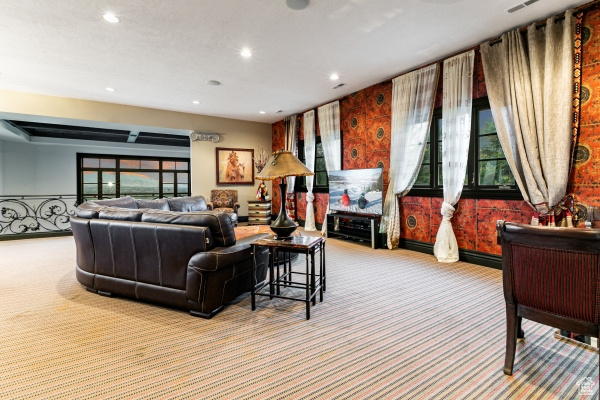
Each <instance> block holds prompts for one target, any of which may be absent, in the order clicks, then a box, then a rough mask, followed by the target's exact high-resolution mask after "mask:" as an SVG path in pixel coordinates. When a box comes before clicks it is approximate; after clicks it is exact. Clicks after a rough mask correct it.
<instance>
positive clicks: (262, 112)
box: [259, 111, 267, 114]
mask: <svg viewBox="0 0 600 400" xmlns="http://www.w3.org/2000/svg"><path fill="white" fill-rule="evenodd" d="M259 113H261V114H266V113H267V112H266V111H259Z"/></svg>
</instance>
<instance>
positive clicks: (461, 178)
mask: <svg viewBox="0 0 600 400" xmlns="http://www.w3.org/2000/svg"><path fill="white" fill-rule="evenodd" d="M474 60H475V51H474V50H471V51H468V52H466V53H462V54H459V55H457V56H455V57H452V58H449V59H447V60H444V98H443V105H442V176H443V185H444V202H443V203H442V210H441V212H442V217H443V218H442V222H441V223H440V227H439V229H438V233H437V236H436V238H435V244H434V246H433V254H434V255H435V256H436V257H437V259H438V261H440V262H456V261H458V244H457V242H456V236H455V235H454V231H453V230H452V224H451V223H450V220H451V219H452V216H453V215H454V211H456V210H455V208H454V205H455V204H456V203H458V200H459V199H460V195H461V193H462V189H463V185H464V182H465V173H466V171H467V161H468V159H469V140H470V137H471V111H472V108H473V102H472V100H473V61H474ZM431 140H432V142H433V138H432V139H431Z"/></svg>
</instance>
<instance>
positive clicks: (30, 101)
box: [0, 90, 271, 216]
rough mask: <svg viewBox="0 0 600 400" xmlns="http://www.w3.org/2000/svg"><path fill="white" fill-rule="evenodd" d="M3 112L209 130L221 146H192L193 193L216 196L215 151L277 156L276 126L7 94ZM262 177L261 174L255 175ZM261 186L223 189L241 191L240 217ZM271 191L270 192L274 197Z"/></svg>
mask: <svg viewBox="0 0 600 400" xmlns="http://www.w3.org/2000/svg"><path fill="white" fill-rule="evenodd" d="M0 112H2V113H13V114H25V115H39V116H44V117H53V118H66V119H75V120H85V121H100V122H106V123H115V124H125V125H136V126H146V127H160V128H167V129H178V130H189V131H194V130H198V131H209V132H216V133H218V134H219V136H220V138H221V139H220V141H219V142H217V143H212V142H206V141H196V142H192V143H191V148H190V157H191V162H192V193H193V194H194V195H203V196H205V197H207V198H208V197H209V196H210V191H211V189H216V188H217V185H216V171H215V168H216V160H215V153H216V150H215V148H217V147H227V148H243V149H254V150H255V151H256V150H258V148H259V147H262V148H264V149H266V151H267V152H270V151H271V125H270V124H264V123H258V122H248V121H241V120H235V119H228V118H219V117H211V116H206V115H199V114H188V113H181V112H175V111H167V110H157V109H151V108H144V107H135V106H127V105H121V104H113V103H102V102H97V101H89V100H80V99H71V98H64V97H55V96H46V95H38V94H30V93H21V92H12V91H1V90H0ZM254 171H255V173H256V170H254ZM257 187H258V184H252V185H239V186H234V185H221V186H220V187H219V188H224V189H237V190H238V192H239V197H240V204H241V208H240V215H242V216H246V215H248V207H247V204H246V201H247V200H252V199H254V196H255V193H256V189H257ZM270 189H271V188H270V187H269V193H271V190H270Z"/></svg>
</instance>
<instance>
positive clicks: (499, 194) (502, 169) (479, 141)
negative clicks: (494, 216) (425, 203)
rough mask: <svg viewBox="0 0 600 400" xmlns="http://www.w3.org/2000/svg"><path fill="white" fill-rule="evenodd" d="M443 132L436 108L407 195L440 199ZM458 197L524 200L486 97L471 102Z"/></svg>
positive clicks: (440, 113)
mask: <svg viewBox="0 0 600 400" xmlns="http://www.w3.org/2000/svg"><path fill="white" fill-rule="evenodd" d="M442 133H443V132H442V109H441V108H438V109H435V110H434V112H433V116H432V120H431V127H430V130H429V135H428V138H427V144H426V147H425V154H424V156H423V162H422V163H421V169H420V170H419V173H418V175H417V180H416V181H415V184H414V186H413V188H412V189H411V191H410V193H409V194H410V195H412V196H443V176H442ZM432 138H434V139H433V141H432ZM469 177H470V179H469ZM461 197H462V198H486V199H522V198H523V196H522V195H521V192H520V191H519V189H518V187H517V186H516V183H515V178H514V176H513V175H512V172H511V171H510V168H509V166H508V162H507V161H506V157H505V156H504V152H503V151H502V147H501V146H500V141H499V140H498V136H497V134H496V126H495V124H494V119H493V118H492V111H491V109H490V105H489V102H488V99H487V98H483V99H478V100H475V101H474V102H473V115H472V121H471V142H470V144H469V160H468V165H467V170H466V172H465V186H464V188H463V192H462V195H461Z"/></svg>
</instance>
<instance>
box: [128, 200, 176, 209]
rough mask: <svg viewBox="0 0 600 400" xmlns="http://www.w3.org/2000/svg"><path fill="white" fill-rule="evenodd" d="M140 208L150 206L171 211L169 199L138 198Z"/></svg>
mask: <svg viewBox="0 0 600 400" xmlns="http://www.w3.org/2000/svg"><path fill="white" fill-rule="evenodd" d="M136 201H137V205H138V208H150V209H153V210H164V211H169V210H171V208H170V207H169V202H168V201H167V199H156V200H140V199H138V200H136Z"/></svg>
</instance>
